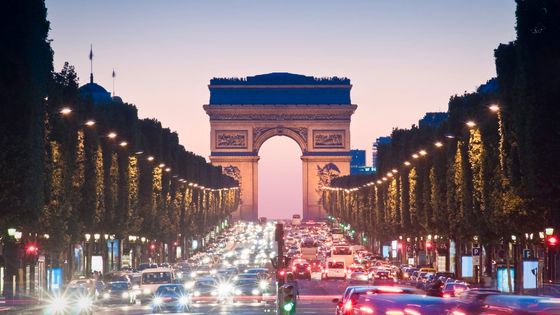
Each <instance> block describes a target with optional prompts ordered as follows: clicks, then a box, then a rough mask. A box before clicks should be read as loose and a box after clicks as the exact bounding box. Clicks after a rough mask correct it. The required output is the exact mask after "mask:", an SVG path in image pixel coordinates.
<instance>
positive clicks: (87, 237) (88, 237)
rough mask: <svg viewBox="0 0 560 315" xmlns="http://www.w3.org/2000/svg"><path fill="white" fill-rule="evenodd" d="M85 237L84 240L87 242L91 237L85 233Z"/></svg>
mask: <svg viewBox="0 0 560 315" xmlns="http://www.w3.org/2000/svg"><path fill="white" fill-rule="evenodd" d="M84 236H85V237H86V242H89V240H90V239H91V234H89V233H86V235H84Z"/></svg>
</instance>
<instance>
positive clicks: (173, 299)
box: [151, 284, 191, 313]
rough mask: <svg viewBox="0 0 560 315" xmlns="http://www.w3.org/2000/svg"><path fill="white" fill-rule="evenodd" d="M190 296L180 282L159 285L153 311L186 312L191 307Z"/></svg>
mask: <svg viewBox="0 0 560 315" xmlns="http://www.w3.org/2000/svg"><path fill="white" fill-rule="evenodd" d="M190 303H191V300H190V297H189V295H188V294H187V291H186V289H185V288H184V287H183V286H182V285H180V284H164V285H161V286H159V288H158V289H157V290H156V292H155V294H154V299H153V300H152V305H151V307H152V313H159V312H162V311H173V312H186V311H188V310H189V309H190Z"/></svg>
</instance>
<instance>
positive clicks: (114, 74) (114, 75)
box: [113, 69, 117, 78]
mask: <svg viewBox="0 0 560 315" xmlns="http://www.w3.org/2000/svg"><path fill="white" fill-rule="evenodd" d="M116 76H117V74H116V73H115V69H113V78H114V77H116Z"/></svg>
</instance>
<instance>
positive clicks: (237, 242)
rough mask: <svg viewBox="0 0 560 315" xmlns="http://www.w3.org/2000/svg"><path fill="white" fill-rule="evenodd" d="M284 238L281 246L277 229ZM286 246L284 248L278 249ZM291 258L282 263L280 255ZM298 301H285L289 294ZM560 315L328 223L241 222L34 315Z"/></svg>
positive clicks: (69, 291) (553, 303)
mask: <svg viewBox="0 0 560 315" xmlns="http://www.w3.org/2000/svg"><path fill="white" fill-rule="evenodd" d="M277 223H281V224H282V229H283V234H282V235H281V237H282V240H281V241H280V242H278V243H277V241H278V240H277V239H275V238H277V237H278V234H277V233H276V229H277V228H278V224H277ZM278 244H283V248H281V250H279V248H277V246H278ZM279 252H281V253H284V255H283V256H285V257H284V259H281V261H282V262H283V264H280V263H279V258H278V253H279ZM287 289H289V290H290V293H287V294H286V293H285V292H287V291H285V290H287ZM168 312H173V313H186V314H218V313H219V314H271V313H273V314H304V313H305V314H336V315H350V314H352V315H357V314H386V315H417V314H434V315H438V314H445V315H470V314H541V315H542V314H560V299H558V298H555V297H552V296H523V295H512V294H504V293H502V292H500V291H498V290H495V289H491V288H480V287H475V286H473V285H472V284H470V283H468V282H465V281H463V280H461V279H458V278H457V277H456V276H455V274H453V273H451V272H444V271H438V270H436V269H434V268H433V267H432V266H411V265H404V264H396V263H394V262H391V261H389V260H388V259H386V258H384V257H382V256H380V255H377V254H375V253H372V252H371V251H369V250H368V249H367V248H365V247H364V246H362V245H357V244H352V243H351V242H350V241H349V239H347V238H346V237H345V236H344V235H343V234H342V233H341V232H340V230H338V229H335V228H332V227H331V226H329V224H327V223H325V222H312V221H310V222H301V220H300V219H299V218H294V219H293V220H288V221H285V222H265V221H264V220H263V221H262V222H260V223H252V222H237V223H236V224H234V225H233V226H232V227H230V228H229V229H226V230H225V231H224V232H223V233H222V234H221V235H219V236H217V237H216V238H215V239H213V241H212V242H211V243H209V245H208V246H206V247H205V248H204V249H203V250H202V251H200V252H198V253H196V254H194V255H192V256H191V257H190V258H189V259H187V260H184V261H180V262H177V263H174V264H167V263H165V264H159V265H158V264H155V263H153V262H150V261H148V262H144V263H142V264H140V265H139V267H138V268H137V269H130V268H127V269H123V270H121V271H119V272H113V273H110V274H106V275H99V276H98V277H97V278H89V279H86V278H78V279H74V280H72V281H71V282H69V283H68V284H67V285H66V287H65V288H64V289H63V290H61V291H60V292H57V293H55V294H51V295H50V296H49V297H48V298H45V299H44V300H43V301H41V303H40V305H39V306H38V307H36V308H35V309H32V310H27V311H25V312H23V311H22V312H21V313H30V314H31V313H33V314H51V315H63V314H147V313H154V314H156V313H157V314H159V313H168Z"/></svg>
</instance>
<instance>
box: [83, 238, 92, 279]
mask: <svg viewBox="0 0 560 315" xmlns="http://www.w3.org/2000/svg"><path fill="white" fill-rule="evenodd" d="M84 238H85V240H86V241H85V254H86V255H85V256H86V259H85V260H84V262H85V266H84V273H85V275H86V276H88V275H89V274H90V273H91V261H90V256H91V253H90V248H89V247H90V245H89V241H90V240H91V234H89V233H86V234H85V235H84Z"/></svg>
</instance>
